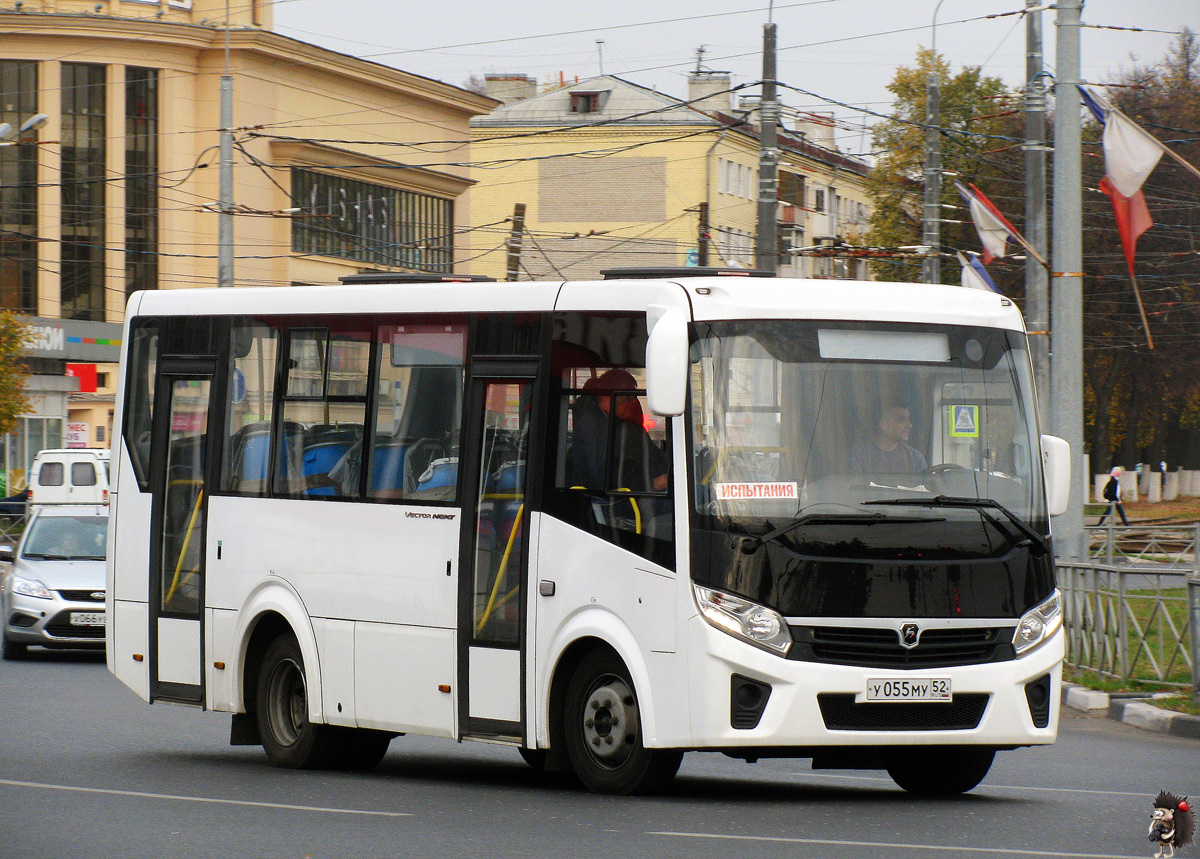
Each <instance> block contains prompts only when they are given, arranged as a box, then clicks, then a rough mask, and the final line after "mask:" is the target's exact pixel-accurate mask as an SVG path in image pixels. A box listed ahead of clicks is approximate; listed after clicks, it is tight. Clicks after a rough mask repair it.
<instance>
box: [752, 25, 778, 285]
mask: <svg viewBox="0 0 1200 859" xmlns="http://www.w3.org/2000/svg"><path fill="white" fill-rule="evenodd" d="M775 84H776V81H775V24H774V23H773V22H768V23H766V24H764V25H763V82H762V100H761V101H760V102H759V106H758V125H759V130H758V236H757V239H756V245H757V247H756V257H757V260H756V265H757V267H758V268H759V269H761V270H763V271H769V272H771V273H772V274H774V273H775V271H777V270H778V267H779V261H778V256H779V224H778V222H777V218H778V217H779V216H778V209H779V144H778V139H777V136H778V135H777V127H778V125H779V101H778V96H777V94H776V86H775Z"/></svg>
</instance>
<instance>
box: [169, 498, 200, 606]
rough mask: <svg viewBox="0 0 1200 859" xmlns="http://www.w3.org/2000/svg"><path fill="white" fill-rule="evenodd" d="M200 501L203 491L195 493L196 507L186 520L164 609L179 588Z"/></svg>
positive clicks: (198, 513) (192, 571)
mask: <svg viewBox="0 0 1200 859" xmlns="http://www.w3.org/2000/svg"><path fill="white" fill-rule="evenodd" d="M202 500H204V490H203V489H201V490H200V491H199V492H197V493H196V506H195V507H193V508H192V518H191V519H189V520H188V526H187V533H186V534H184V535H183V545H182V546H181V547H180V548H179V560H178V561H177V562H176V563H175V576H174V577H173V578H172V579H171V587H170V588H169V589H168V590H167V595H166V596H165V597H164V598H163V606H164V607H165V606H168V605H170V604H171V598H172V597H174V596H175V589H176V588H178V587H179V583H180V578H179V574H180V573H181V572H182V571H183V559H184V558H185V557H186V556H187V550H188V545H189V544H190V543H191V542H192V531H193V530H195V528H196V519H197V517H199V515H200V502H201V501H202ZM188 572H189V573H194V572H195V570H188Z"/></svg>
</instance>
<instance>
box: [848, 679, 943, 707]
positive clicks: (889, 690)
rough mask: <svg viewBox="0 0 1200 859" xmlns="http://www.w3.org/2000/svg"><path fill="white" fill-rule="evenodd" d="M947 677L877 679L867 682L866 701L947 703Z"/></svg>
mask: <svg viewBox="0 0 1200 859" xmlns="http://www.w3.org/2000/svg"><path fill="white" fill-rule="evenodd" d="M950 698H951V695H950V678H949V677H905V678H896V677H879V678H871V679H868V680H867V700H868V701H949V700H950Z"/></svg>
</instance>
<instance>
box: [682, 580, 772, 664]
mask: <svg viewBox="0 0 1200 859" xmlns="http://www.w3.org/2000/svg"><path fill="white" fill-rule="evenodd" d="M692 590H693V592H694V593H695V594H696V604H697V605H698V606H699V607H700V614H702V615H703V616H704V619H705V620H706V621H708V622H709V623H710V624H711V625H713V626H715V627H716V628H717V629H719V630H721V631H722V632H727V633H729V634H730V635H732V636H734V637H735V638H740V639H742V640H743V641H748V642H749V643H750V644H753V645H756V646H758V647H761V648H763V649H765V650H769V651H771V652H772V653H778V654H780V655H784V654H786V653H787V652H788V649H789V648H790V647H791V646H792V635H791V633H790V632H788V627H787V623H786V622H785V621H784V619H783V616H782V615H781V614H779V612H777V611H775V610H773V609H769V608H767V607H766V606H765V605H759V604H758V603H755V602H750V600H745V599H742V598H741V597H735V596H733V595H732V594H727V593H725V592H723V591H714V590H712V589H711V588H704V587H701V586H700V585H692Z"/></svg>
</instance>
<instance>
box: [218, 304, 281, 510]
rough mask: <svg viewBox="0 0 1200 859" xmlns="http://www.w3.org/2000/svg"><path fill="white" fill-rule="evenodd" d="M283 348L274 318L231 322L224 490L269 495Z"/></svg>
mask: <svg viewBox="0 0 1200 859" xmlns="http://www.w3.org/2000/svg"><path fill="white" fill-rule="evenodd" d="M278 348H279V331H278V327H277V324H276V323H274V322H272V321H267V320H255V319H239V320H235V321H234V323H233V325H232V326H231V329H230V358H231V360H230V362H229V382H228V384H227V386H226V391H227V392H228V397H229V399H228V402H227V403H226V405H225V414H226V432H225V439H224V451H225V455H224V456H223V457H222V459H221V489H222V490H223V491H225V492H233V493H236V494H238V495H267V494H268V489H269V488H270V487H269V484H268V479H269V476H270V467H269V466H270V461H271V460H270V456H271V417H272V414H273V411H274V406H275V362H276V354H277V351H278Z"/></svg>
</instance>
